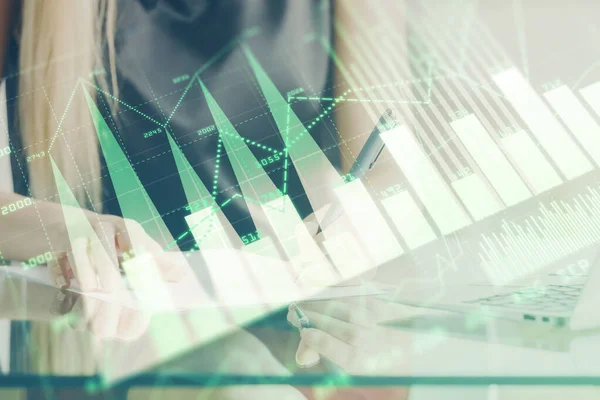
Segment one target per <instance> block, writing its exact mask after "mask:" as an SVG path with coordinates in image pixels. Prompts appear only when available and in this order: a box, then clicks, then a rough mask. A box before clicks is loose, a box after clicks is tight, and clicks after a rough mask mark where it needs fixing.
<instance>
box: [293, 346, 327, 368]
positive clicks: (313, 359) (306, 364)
mask: <svg viewBox="0 0 600 400" xmlns="http://www.w3.org/2000/svg"><path fill="white" fill-rule="evenodd" d="M319 361H321V356H320V355H319V353H317V352H316V351H314V350H313V349H311V348H310V347H308V346H307V345H306V343H304V342H300V344H299V345H298V350H297V351H296V364H297V365H298V366H299V367H300V368H310V367H313V366H315V365H317V364H318V363H319Z"/></svg>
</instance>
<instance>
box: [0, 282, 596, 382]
mask: <svg viewBox="0 0 600 400" xmlns="http://www.w3.org/2000/svg"><path fill="white" fill-rule="evenodd" d="M4 285H5V286H4V290H3V294H2V295H3V297H4V299H3V302H2V304H1V305H0V312H1V313H2V315H0V318H4V319H8V320H10V330H11V332H10V334H11V338H10V341H9V342H10V343H8V349H0V350H1V351H2V352H3V353H4V354H6V352H8V353H9V355H10V356H9V357H4V359H9V360H10V363H9V364H10V365H2V369H3V371H4V372H5V373H4V375H2V376H0V386H9V387H31V386H43V385H52V386H58V387H60V386H63V387H77V386H81V387H86V388H88V389H91V388H94V387H96V388H102V387H104V386H105V385H109V386H110V385H117V386H123V385H124V386H146V385H148V386H150V385H159V386H220V385H238V384H259V383H262V384H291V385H297V386H305V385H330V384H335V385H337V386H354V385H356V386H399V385H422V384H427V385H489V384H507V385H589V384H595V385H597V384H600V363H598V362H597V360H598V358H599V356H600V331H590V332H585V333H580V334H575V333H571V332H568V331H566V330H561V329H558V328H553V329H549V328H546V327H542V326H539V325H536V324H534V323H512V322H508V321H500V320H487V321H486V320H478V321H477V322H476V323H474V322H473V319H469V318H464V317H463V316H460V315H455V314H452V313H445V312H440V311H432V310H425V309H418V308H410V307H407V306H401V305H394V304H389V303H388V304H389V307H392V308H393V311H394V312H395V313H397V318H395V319H394V323H393V324H385V325H382V324H373V325H372V326H364V327H363V328H362V331H361V332H362V333H361V335H360V337H358V339H357V338H354V339H356V340H354V341H352V343H354V344H355V346H353V347H352V348H353V350H352V352H350V353H351V354H350V353H346V354H342V355H341V356H340V357H341V358H340V359H339V360H336V361H337V362H338V363H340V364H344V363H345V364H346V365H343V366H344V368H345V369H346V371H347V372H346V373H340V371H337V370H334V369H331V368H330V364H329V363H321V364H319V365H318V366H316V367H313V368H308V369H301V368H298V367H297V366H296V363H295V357H294V356H295V352H296V348H297V346H298V342H299V339H300V338H299V334H298V332H297V331H296V330H295V329H293V328H292V327H291V326H290V325H288V323H287V322H286V319H285V317H286V315H285V312H283V311H280V312H275V313H273V314H271V315H270V316H268V317H266V318H262V319H260V320H257V321H253V323H251V324H249V326H246V327H244V329H241V328H239V329H231V330H230V331H229V332H228V333H226V334H223V335H215V336H214V337H210V335H208V334H207V333H206V329H205V328H206V327H207V326H209V325H210V324H211V323H214V318H215V315H216V314H214V312H211V311H210V310H191V311H186V312H180V313H162V314H154V315H148V314H147V313H146V314H144V313H141V312H133V311H132V310H126V309H123V308H122V307H120V306H115V305H112V304H109V303H100V302H98V301H97V300H94V301H91V302H87V301H86V300H85V298H84V297H82V296H80V295H76V294H73V293H65V292H61V291H60V290H57V289H54V288H50V287H47V286H43V285H39V284H36V283H32V282H28V281H24V280H22V279H20V278H14V277H13V278H7V279H5V281H4ZM8 298H12V299H20V302H17V301H8V300H7V299H8ZM285 311H287V310H285ZM252 312H253V310H248V309H246V310H230V313H229V318H231V319H233V320H235V319H243V317H242V316H247V315H249V314H250V315H251V314H252ZM82 316H85V317H82ZM390 325H393V326H390ZM232 326H233V325H232Z"/></svg>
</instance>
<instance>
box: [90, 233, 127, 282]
mask: <svg viewBox="0 0 600 400" xmlns="http://www.w3.org/2000/svg"><path fill="white" fill-rule="evenodd" d="M94 230H95V232H96V235H97V237H98V238H99V239H96V238H94V239H92V241H91V244H90V256H91V260H92V264H93V265H94V267H95V270H96V273H97V274H98V279H99V281H100V286H101V288H102V289H104V290H105V291H108V292H112V291H115V290H117V289H119V288H120V287H121V282H122V281H121V275H120V274H119V271H118V268H119V267H118V266H119V264H118V261H117V248H116V244H115V235H116V229H115V227H114V225H113V224H111V223H108V222H100V223H98V224H97V225H95V226H94ZM100 238H101V239H100Z"/></svg>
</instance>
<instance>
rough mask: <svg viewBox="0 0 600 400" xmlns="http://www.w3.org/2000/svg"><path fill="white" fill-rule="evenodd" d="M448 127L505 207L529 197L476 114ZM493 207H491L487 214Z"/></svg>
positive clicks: (527, 190)
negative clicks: (456, 136) (454, 133)
mask: <svg viewBox="0 0 600 400" xmlns="http://www.w3.org/2000/svg"><path fill="white" fill-rule="evenodd" d="M450 125H451V126H452V129H454V131H455V132H456V134H457V135H458V138H459V139H460V140H461V142H462V143H463V144H464V145H465V147H466V148H467V150H468V151H469V153H471V155H472V156H473V158H474V159H475V161H476V162H477V164H478V165H479V167H480V168H481V170H482V171H483V173H484V174H485V176H486V178H487V179H488V180H489V181H490V183H491V184H492V185H493V187H494V188H495V189H496V191H497V192H498V195H499V196H500V198H501V199H502V201H503V202H504V203H505V204H506V205H507V206H512V205H514V204H517V203H519V202H521V201H523V200H525V199H528V198H530V197H531V192H530V191H529V189H527V186H526V185H525V183H523V180H522V179H521V178H520V176H519V174H518V173H517V172H516V171H515V169H514V168H513V166H512V165H510V163H509V161H508V160H507V158H506V156H505V155H504V154H503V153H502V151H501V150H500V148H499V147H498V145H497V144H496V143H495V142H494V140H493V139H492V137H491V136H490V134H489V133H488V132H487V131H486V129H485V128H484V126H483V125H482V124H481V122H480V121H479V120H478V119H477V117H476V116H475V115H473V114H471V115H469V116H467V117H464V118H461V119H459V120H456V121H454V122H451V123H450ZM482 200H483V199H482ZM494 208H495V207H494V206H490V211H493V210H494ZM496 208H497V207H496ZM496 211H497V210H496Z"/></svg>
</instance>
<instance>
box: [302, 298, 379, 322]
mask: <svg viewBox="0 0 600 400" xmlns="http://www.w3.org/2000/svg"><path fill="white" fill-rule="evenodd" d="M302 308H303V309H305V310H310V311H313V312H317V313H320V314H324V315H329V316H330V317H333V318H336V319H339V320H341V321H346V322H349V323H351V324H357V325H361V326H371V325H372V321H371V310H369V309H367V308H366V307H359V306H357V304H356V303H354V302H348V301H313V302H306V303H302Z"/></svg>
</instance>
